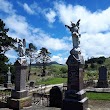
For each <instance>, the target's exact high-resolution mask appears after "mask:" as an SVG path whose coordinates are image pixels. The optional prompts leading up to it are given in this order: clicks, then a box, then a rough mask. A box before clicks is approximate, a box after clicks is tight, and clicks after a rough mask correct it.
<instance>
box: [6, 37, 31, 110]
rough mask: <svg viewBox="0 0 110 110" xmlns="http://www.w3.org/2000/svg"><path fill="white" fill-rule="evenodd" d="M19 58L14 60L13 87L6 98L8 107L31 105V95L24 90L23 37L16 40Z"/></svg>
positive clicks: (24, 61) (25, 63) (18, 109)
mask: <svg viewBox="0 0 110 110" xmlns="http://www.w3.org/2000/svg"><path fill="white" fill-rule="evenodd" d="M18 52H19V58H18V59H17V60H16V62H15V72H16V73H15V89H14V90H12V92H11V97H10V98H9V99H8V101H7V102H8V105H9V108H12V109H15V110H20V109H22V108H23V107H28V106H31V97H29V96H28V91H27V90H26V73H27V67H28V64H27V60H26V58H25V39H23V41H21V40H19V42H18Z"/></svg>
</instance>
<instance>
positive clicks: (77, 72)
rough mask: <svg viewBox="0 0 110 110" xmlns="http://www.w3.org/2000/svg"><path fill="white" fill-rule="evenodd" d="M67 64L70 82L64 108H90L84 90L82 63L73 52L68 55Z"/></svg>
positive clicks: (71, 109)
mask: <svg viewBox="0 0 110 110" xmlns="http://www.w3.org/2000/svg"><path fill="white" fill-rule="evenodd" d="M67 65H68V82H67V91H66V92H65V98H64V100H63V105H62V110H86V109H87V108H88V98H87V97H86V92H85V91H84V90H83V68H82V64H81V63H80V61H79V60H77V59H76V58H75V57H74V55H72V54H71V55H70V56H69V57H68V60H67Z"/></svg>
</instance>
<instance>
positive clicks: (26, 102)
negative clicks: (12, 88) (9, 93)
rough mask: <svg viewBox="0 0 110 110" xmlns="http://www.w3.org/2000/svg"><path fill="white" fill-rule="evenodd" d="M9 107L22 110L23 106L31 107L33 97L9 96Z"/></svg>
mask: <svg viewBox="0 0 110 110" xmlns="http://www.w3.org/2000/svg"><path fill="white" fill-rule="evenodd" d="M7 102H8V105H9V108H11V109H13V110H21V109H22V108H23V107H29V106H31V105H32V104H31V103H32V101H31V97H24V98H20V99H15V98H12V97H10V98H8V100H7Z"/></svg>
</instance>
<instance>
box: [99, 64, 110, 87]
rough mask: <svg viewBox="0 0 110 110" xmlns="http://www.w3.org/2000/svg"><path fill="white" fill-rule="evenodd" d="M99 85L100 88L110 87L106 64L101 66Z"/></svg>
mask: <svg viewBox="0 0 110 110" xmlns="http://www.w3.org/2000/svg"><path fill="white" fill-rule="evenodd" d="M97 87H98V88H107V87H108V80H107V68H106V67H105V66H101V67H99V79H98V83H97Z"/></svg>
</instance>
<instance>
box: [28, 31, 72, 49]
mask: <svg viewBox="0 0 110 110" xmlns="http://www.w3.org/2000/svg"><path fill="white" fill-rule="evenodd" d="M32 37H33V38H32ZM29 41H30V42H33V43H34V44H36V46H37V47H39V46H40V47H46V48H48V49H51V50H68V49H69V48H70V45H69V43H68V42H66V41H65V40H63V38H62V39H59V38H53V37H51V36H50V35H48V34H46V33H44V32H43V31H42V30H40V32H38V33H37V34H35V35H33V36H31V38H29ZM36 42H37V43H36Z"/></svg>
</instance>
